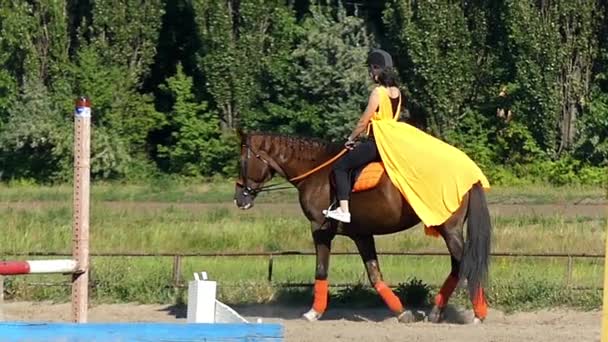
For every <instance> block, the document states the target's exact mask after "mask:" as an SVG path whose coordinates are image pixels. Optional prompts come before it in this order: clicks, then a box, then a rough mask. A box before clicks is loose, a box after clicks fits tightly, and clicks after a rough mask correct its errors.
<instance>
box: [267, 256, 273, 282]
mask: <svg viewBox="0 0 608 342" xmlns="http://www.w3.org/2000/svg"><path fill="white" fill-rule="evenodd" d="M272 264H273V259H272V254H270V255H269V256H268V282H269V283H272Z"/></svg>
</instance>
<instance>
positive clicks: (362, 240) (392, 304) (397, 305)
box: [351, 235, 416, 323]
mask: <svg viewBox="0 0 608 342" xmlns="http://www.w3.org/2000/svg"><path fill="white" fill-rule="evenodd" d="M351 239H352V240H353V241H354V242H355V244H356V245H357V248H358V249H359V254H360V255H361V259H363V263H364V264H365V270H366V271H367V276H368V277H369V281H370V283H371V284H372V286H373V287H374V288H375V289H376V291H378V294H379V295H380V297H382V299H383V300H384V303H386V305H387V306H388V308H389V309H390V310H391V311H392V312H393V313H394V314H395V316H397V319H398V320H399V321H400V322H403V323H409V322H413V321H415V320H416V317H415V316H414V314H413V313H412V312H411V311H409V310H408V311H406V310H405V309H404V308H403V304H401V300H399V297H397V296H396V295H395V293H394V292H393V290H391V288H390V287H389V286H388V285H387V284H386V283H385V282H384V280H383V279H382V272H380V264H379V263H378V254H377V253H376V244H375V242H374V237H373V236H372V235H366V236H351Z"/></svg>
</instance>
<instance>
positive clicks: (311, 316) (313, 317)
mask: <svg viewBox="0 0 608 342" xmlns="http://www.w3.org/2000/svg"><path fill="white" fill-rule="evenodd" d="M321 316H323V314H322V313H320V312H317V311H315V309H310V310H308V312H307V313H305V314H303V315H302V318H304V319H305V320H307V321H309V322H314V321H318V320H319V318H321Z"/></svg>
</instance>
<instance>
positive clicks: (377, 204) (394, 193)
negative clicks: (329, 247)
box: [344, 175, 420, 235]
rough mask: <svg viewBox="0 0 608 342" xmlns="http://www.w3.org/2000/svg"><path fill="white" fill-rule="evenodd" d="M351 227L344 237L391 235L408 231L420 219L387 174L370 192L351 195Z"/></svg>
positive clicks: (345, 228)
mask: <svg viewBox="0 0 608 342" xmlns="http://www.w3.org/2000/svg"><path fill="white" fill-rule="evenodd" d="M350 212H351V222H352V223H351V224H348V225H345V227H344V233H346V234H363V235H366V234H374V235H381V234H391V233H396V232H399V231H402V230H405V229H408V228H411V227H413V226H415V225H416V224H418V223H419V222H420V219H419V218H418V216H417V215H416V213H415V212H414V210H413V209H412V207H411V206H410V205H409V204H408V203H407V202H406V201H405V199H404V198H403V196H402V195H401V193H400V192H399V190H398V189H397V188H395V187H394V186H393V185H392V183H391V182H390V180H389V179H388V177H387V176H386V175H384V176H383V179H382V180H381V181H380V184H379V185H378V186H377V187H376V188H375V189H373V190H370V191H365V192H360V193H356V194H352V196H351V202H350Z"/></svg>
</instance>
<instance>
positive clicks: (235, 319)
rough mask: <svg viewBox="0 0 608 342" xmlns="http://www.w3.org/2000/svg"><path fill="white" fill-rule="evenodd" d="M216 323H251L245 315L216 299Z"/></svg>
mask: <svg viewBox="0 0 608 342" xmlns="http://www.w3.org/2000/svg"><path fill="white" fill-rule="evenodd" d="M215 323H249V322H248V321H247V320H246V319H245V318H244V317H243V316H241V315H239V314H238V313H237V312H236V311H235V310H234V309H233V308H231V307H229V306H228V305H226V304H224V303H222V302H220V301H219V300H216V301H215Z"/></svg>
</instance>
